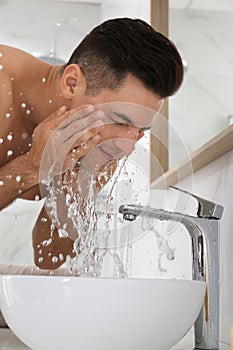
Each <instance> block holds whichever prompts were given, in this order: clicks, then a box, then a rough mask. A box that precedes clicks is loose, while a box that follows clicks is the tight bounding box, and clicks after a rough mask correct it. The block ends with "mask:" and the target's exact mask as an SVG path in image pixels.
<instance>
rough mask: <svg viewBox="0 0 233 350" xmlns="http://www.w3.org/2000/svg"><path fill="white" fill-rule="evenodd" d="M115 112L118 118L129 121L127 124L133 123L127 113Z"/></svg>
mask: <svg viewBox="0 0 233 350" xmlns="http://www.w3.org/2000/svg"><path fill="white" fill-rule="evenodd" d="M114 114H115V115H116V116H117V117H118V118H120V119H123V120H124V121H125V122H127V124H131V125H133V122H132V120H131V119H130V118H129V117H127V115H125V114H123V113H117V112H114Z"/></svg>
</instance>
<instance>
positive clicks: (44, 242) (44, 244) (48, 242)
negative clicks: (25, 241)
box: [42, 238, 52, 246]
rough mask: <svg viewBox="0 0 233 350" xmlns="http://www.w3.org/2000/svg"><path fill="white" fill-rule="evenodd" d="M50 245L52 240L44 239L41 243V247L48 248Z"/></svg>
mask: <svg viewBox="0 0 233 350" xmlns="http://www.w3.org/2000/svg"><path fill="white" fill-rule="evenodd" d="M51 243H52V238H49V239H46V240H45V241H43V242H42V244H43V246H48V245H50V244H51Z"/></svg>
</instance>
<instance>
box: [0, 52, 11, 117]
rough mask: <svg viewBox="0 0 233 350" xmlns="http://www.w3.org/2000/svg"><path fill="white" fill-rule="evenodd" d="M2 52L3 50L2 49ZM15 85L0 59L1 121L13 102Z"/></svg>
mask: <svg viewBox="0 0 233 350" xmlns="http://www.w3.org/2000/svg"><path fill="white" fill-rule="evenodd" d="M0 50H1V49H0ZM13 96H14V94H13V85H12V80H11V77H10V74H9V72H8V70H7V68H6V67H5V66H4V62H3V61H2V60H1V57H0V120H2V118H3V117H4V116H5V113H6V112H7V111H8V110H9V107H10V106H11V105H12V102H13Z"/></svg>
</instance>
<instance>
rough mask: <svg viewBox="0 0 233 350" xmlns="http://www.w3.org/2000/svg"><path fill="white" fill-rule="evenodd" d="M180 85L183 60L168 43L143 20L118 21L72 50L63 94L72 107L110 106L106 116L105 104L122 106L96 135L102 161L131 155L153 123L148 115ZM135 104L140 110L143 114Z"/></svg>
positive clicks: (65, 69) (64, 72)
mask: <svg viewBox="0 0 233 350" xmlns="http://www.w3.org/2000/svg"><path fill="white" fill-rule="evenodd" d="M182 80H183V65H182V59H181V57H180V54H179V52H178V51H177V49H176V47H175V45H174V44H173V43H172V42H171V41H170V40H169V39H167V38H166V37H165V36H163V35H162V34H160V33H158V32H156V31H155V30H154V29H153V28H152V27H151V26H150V25H148V24H147V23H146V22H144V21H142V20H139V19H130V18H117V19H112V20H109V21H106V22H104V23H102V24H101V25H99V26H97V27H96V28H94V29H93V30H92V31H91V32H90V33H89V34H88V35H87V36H86V37H85V38H84V39H83V41H82V42H81V43H80V45H79V46H78V47H77V48H76V49H75V50H74V52H73V54H72V55H71V57H70V59H69V61H68V63H67V64H66V65H65V66H64V67H63V70H62V79H61V89H62V95H63V96H64V97H65V98H66V99H67V100H69V107H70V108H74V107H77V106H79V105H84V104H92V105H96V106H97V108H98V106H99V105H102V104H105V103H108V107H106V108H107V109H108V111H106V110H105V111H106V112H107V113H106V116H109V103H115V102H117V103H122V105H121V107H119V105H117V104H114V106H113V105H112V106H110V109H111V111H110V115H111V117H110V118H108V117H106V120H105V124H106V125H105V127H104V129H103V130H101V132H100V136H101V143H102V146H103V147H102V146H101V144H100V145H99V148H98V150H99V151H101V152H102V154H101V157H100V158H101V159H102V158H103V159H104V160H103V161H106V160H109V159H110V160H111V158H114V157H115V156H116V155H117V154H118V155H119V154H123V155H128V154H130V153H131V152H132V150H133V149H134V144H135V142H136V141H137V140H139V139H140V138H141V137H142V136H143V129H144V127H149V126H151V124H152V121H153V116H154V115H155V114H153V116H152V114H151V111H152V112H153V111H154V112H158V111H159V110H160V108H161V105H162V102H163V99H164V98H165V97H168V96H170V95H172V94H174V93H175V92H176V91H177V90H178V88H179V87H180V85H181V83H182ZM126 103H128V104H129V108H126ZM136 105H138V106H142V107H144V111H143V113H142V111H141V109H140V107H139V109H138V108H137V107H135V106H136ZM117 106H118V107H117ZM122 106H123V107H122ZM122 108H124V110H123V111H122ZM116 109H120V113H119V110H118V112H117V111H116ZM125 110H127V113H125ZM138 111H140V113H138ZM123 114H124V115H126V118H124V120H123V121H122V118H121V117H120V118H119V115H123ZM148 115H149V117H148ZM127 120H129V122H127ZM127 140H129V141H127ZM101 147H102V148H101ZM98 150H97V151H96V152H97V153H98ZM97 158H98V157H97V156H96V157H95V159H97Z"/></svg>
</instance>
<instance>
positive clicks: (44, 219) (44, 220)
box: [40, 218, 48, 222]
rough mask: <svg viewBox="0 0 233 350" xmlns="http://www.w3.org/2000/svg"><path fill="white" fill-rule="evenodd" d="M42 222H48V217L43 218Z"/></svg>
mask: <svg viewBox="0 0 233 350" xmlns="http://www.w3.org/2000/svg"><path fill="white" fill-rule="evenodd" d="M40 221H41V222H47V221H48V220H47V219H46V218H41V220H40Z"/></svg>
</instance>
